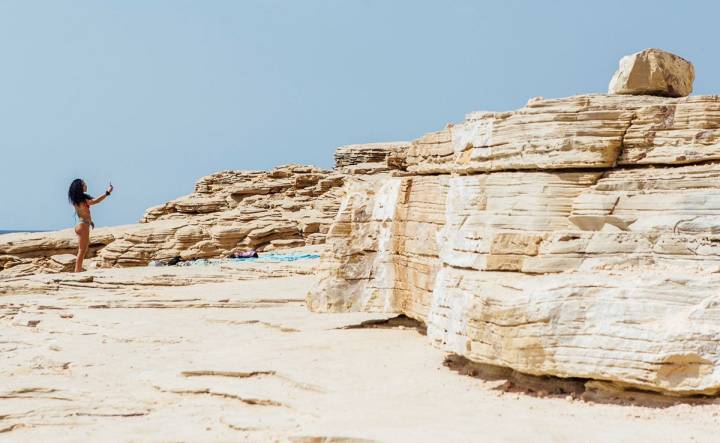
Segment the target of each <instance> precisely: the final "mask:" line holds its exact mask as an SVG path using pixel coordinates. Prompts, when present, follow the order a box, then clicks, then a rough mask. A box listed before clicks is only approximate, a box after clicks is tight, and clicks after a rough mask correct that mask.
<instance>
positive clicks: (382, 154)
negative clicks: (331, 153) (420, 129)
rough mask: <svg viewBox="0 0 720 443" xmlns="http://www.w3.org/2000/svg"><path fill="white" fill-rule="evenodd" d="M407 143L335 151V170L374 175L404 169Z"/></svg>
mask: <svg viewBox="0 0 720 443" xmlns="http://www.w3.org/2000/svg"><path fill="white" fill-rule="evenodd" d="M409 147H410V143H409V142H386V143H367V144H362V145H347V146H341V147H339V148H337V149H336V150H335V168H336V169H337V170H338V171H340V172H343V173H346V174H353V175H357V174H374V173H379V172H387V171H389V170H391V169H405V155H406V152H407V150H408V148H409Z"/></svg>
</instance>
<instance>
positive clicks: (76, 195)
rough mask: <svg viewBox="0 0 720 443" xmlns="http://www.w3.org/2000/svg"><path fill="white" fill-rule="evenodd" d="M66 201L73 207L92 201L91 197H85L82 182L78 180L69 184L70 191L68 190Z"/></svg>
mask: <svg viewBox="0 0 720 443" xmlns="http://www.w3.org/2000/svg"><path fill="white" fill-rule="evenodd" d="M68 200H69V201H70V204H71V205H73V206H77V205H79V204H81V203H85V201H86V200H92V197H90V196H89V195H87V194H86V193H85V191H83V181H82V180H81V179H79V178H76V179H75V180H73V181H72V183H70V189H69V190H68Z"/></svg>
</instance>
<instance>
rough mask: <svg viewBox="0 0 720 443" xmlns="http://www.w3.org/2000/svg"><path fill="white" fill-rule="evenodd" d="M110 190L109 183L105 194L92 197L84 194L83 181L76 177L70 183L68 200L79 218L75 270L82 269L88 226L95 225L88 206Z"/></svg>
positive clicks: (102, 197) (96, 202)
mask: <svg viewBox="0 0 720 443" xmlns="http://www.w3.org/2000/svg"><path fill="white" fill-rule="evenodd" d="M112 191H113V185H112V183H110V186H108V188H107V190H106V191H105V194H103V195H101V196H100V197H98V198H92V197H90V196H89V195H87V194H86V193H87V185H86V184H85V182H84V181H82V180H81V179H79V178H76V179H75V180H73V181H72V183H70V190H68V200H70V204H71V205H73V207H74V208H75V214H76V215H77V218H78V220H79V221H78V224H76V225H75V234H77V236H78V253H77V259H76V260H75V272H81V271H82V270H83V268H82V263H83V260H85V254H87V250H88V247H89V246H90V228H91V227H92V228H94V227H95V223H93V221H92V216H91V215H90V206H92V205H96V204H98V203H100V202H101V201H103V200H105V199H106V198H107V197H108V196H109V195H110V194H112Z"/></svg>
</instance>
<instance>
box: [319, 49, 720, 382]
mask: <svg viewBox="0 0 720 443" xmlns="http://www.w3.org/2000/svg"><path fill="white" fill-rule="evenodd" d="M641 54H645V55H646V56H647V57H649V60H650V61H649V62H648V63H651V65H652V69H651V70H652V71H653V75H652V76H651V79H653V81H655V80H654V79H656V78H657V76H660V77H663V78H672V77H677V75H678V72H677V65H676V64H669V63H667V62H666V61H665V62H660V61H658V60H664V59H660V58H657V57H656V56H657V55H658V54H657V53H656V52H655V51H650V52H647V51H646V52H643V53H641ZM638 58H639V56H638V57H635V58H634V59H633V60H635V62H636V63H640V61H638ZM627 63H629V62H622V63H621V68H622V67H625V65H626V64H627ZM643 63H645V62H643ZM621 70H623V69H621ZM656 71H658V72H656ZM691 71H692V70H691V67H690V68H689V72H688V71H686V72H685V74H686V77H684V78H686V79H687V78H690V79H691V78H692V72H691ZM616 77H622V75H619V76H618V75H616ZM631 77H632V76H631ZM618 81H619V80H614V83H618ZM690 83H691V81H690ZM672 88H673V91H675V92H678V91H681V90H680V89H678V88H676V87H675V86H672ZM635 91H636V90H632V91H625V92H633V93H634V92H635ZM637 91H640V92H648V90H647V89H642V88H640V89H637ZM669 91H670V90H669V89H663V90H654V89H653V90H652V92H653V93H656V94H658V95H682V94H670V93H669ZM682 91H686V92H689V89H688V90H682ZM719 150H720V97H718V96H697V97H685V98H668V97H659V96H649V95H604V94H594V95H582V96H576V97H569V98H565V99H555V100H546V99H533V100H531V101H530V102H529V103H528V104H527V106H526V107H524V108H522V109H520V110H517V111H513V112H484V113H472V114H469V115H468V116H467V117H466V118H465V120H464V121H463V122H460V123H458V124H456V125H448V126H447V127H446V128H444V129H442V130H440V131H436V132H431V133H428V134H426V135H424V136H422V137H420V138H419V139H417V140H414V141H413V142H412V143H411V146H410V148H409V149H408V150H407V155H406V158H405V160H404V161H405V163H406V164H407V172H394V173H390V174H379V175H374V176H353V177H349V178H348V179H347V180H346V182H347V183H346V187H345V196H344V198H343V201H342V204H341V205H340V210H339V212H338V215H337V218H336V220H335V223H334V224H333V225H332V226H331V227H330V230H329V233H328V236H327V242H328V252H326V255H325V256H324V258H323V261H324V263H323V268H324V271H323V273H322V275H321V278H320V280H319V282H318V283H317V284H316V286H315V287H314V288H313V289H312V290H311V292H310V293H309V295H308V298H307V303H308V306H309V307H310V308H311V309H313V310H315V311H330V312H341V311H372V312H397V313H403V314H406V315H408V316H410V317H412V318H415V319H418V320H421V321H423V322H425V323H426V324H427V328H428V336H429V339H430V340H431V342H432V343H433V344H435V345H436V346H439V347H441V348H442V349H445V350H447V351H450V352H453V353H456V354H459V355H461V356H464V357H466V358H468V359H470V360H472V361H475V362H479V363H485V364H491V365H496V366H503V367H509V368H512V369H514V370H517V371H520V372H523V373H527V374H533V375H552V376H558V377H576V378H585V379H593V380H599V381H601V382H604V383H608V384H610V385H612V386H613V387H614V388H620V389H622V388H626V387H632V388H639V389H645V390H652V391H658V392H661V393H665V394H670V395H690V394H717V393H718V392H720V328H719V326H720V295H718V290H720V180H719V179H720V162H718V160H719V159H720V157H718V153H719V152H720V151H719ZM595 383H597V382H595Z"/></svg>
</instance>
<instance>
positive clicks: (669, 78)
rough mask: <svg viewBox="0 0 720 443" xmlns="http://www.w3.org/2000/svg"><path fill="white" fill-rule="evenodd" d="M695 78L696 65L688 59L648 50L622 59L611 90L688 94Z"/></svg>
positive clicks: (672, 95)
mask: <svg viewBox="0 0 720 443" xmlns="http://www.w3.org/2000/svg"><path fill="white" fill-rule="evenodd" d="M694 80H695V68H694V67H693V65H692V63H690V62H689V61H687V60H685V59H684V58H682V57H680V56H677V55H675V54H671V53H669V52H667V51H663V50H661V49H646V50H644V51H641V52H637V53H635V54H631V55H626V56H625V57H623V58H622V59H620V66H619V68H618V70H617V71H616V72H615V75H613V78H612V80H610V86H609V88H608V92H609V93H610V94H632V95H660V96H664V97H685V96H688V95H690V93H691V92H692V87H693V81H694Z"/></svg>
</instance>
